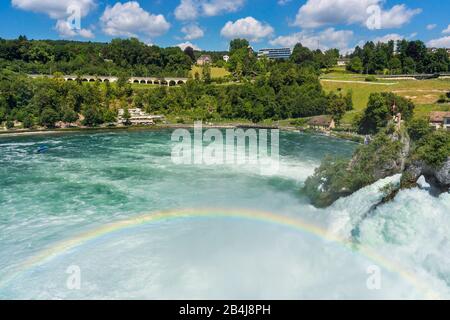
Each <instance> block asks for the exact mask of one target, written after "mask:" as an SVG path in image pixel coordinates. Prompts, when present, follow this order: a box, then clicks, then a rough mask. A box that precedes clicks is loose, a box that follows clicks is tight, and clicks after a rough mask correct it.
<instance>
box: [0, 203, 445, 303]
mask: <svg viewBox="0 0 450 320" xmlns="http://www.w3.org/2000/svg"><path fill="white" fill-rule="evenodd" d="M192 218H213V219H220V218H227V219H243V220H250V221H257V222H262V223H268V224H272V225H279V226H283V227H286V228H290V229H293V230H297V231H301V232H304V233H307V234H310V235H313V236H315V237H317V238H320V239H323V240H325V241H327V242H330V243H337V244H339V245H341V246H343V247H345V248H346V249H348V250H350V251H352V252H356V253H358V254H360V255H362V256H364V257H366V258H368V259H369V260H371V261H372V262H374V263H375V264H376V265H378V266H381V267H383V268H384V269H386V270H388V271H390V272H392V273H395V274H399V275H400V276H401V277H402V278H403V279H404V280H406V281H407V282H408V283H410V284H411V285H413V286H414V287H415V288H416V289H418V290H419V292H422V293H423V294H424V297H425V298H426V299H440V296H439V294H437V293H436V292H434V291H433V290H431V289H430V288H429V287H428V286H427V285H425V284H424V283H422V282H421V281H419V280H418V279H417V278H416V277H415V276H414V275H413V274H411V273H410V272H408V271H406V270H404V269H403V268H401V267H400V266H399V265H397V264H396V263H394V262H392V261H390V260H388V259H386V258H384V257H383V256H380V255H379V254H377V253H375V252H374V251H373V250H371V249H369V248H366V247H364V246H361V245H358V246H355V244H354V243H353V242H351V241H349V240H346V239H341V238H338V237H336V236H334V235H332V234H330V233H329V232H327V230H325V229H322V228H320V227H318V226H315V225H313V224H310V223H306V222H304V221H303V220H300V219H299V218H293V217H288V216H285V215H278V214H274V213H269V212H263V211H252V210H242V209H236V210H233V209H217V208H215V209H183V210H175V211H161V212H157V213H150V214H145V215H141V216H137V217H133V218H130V219H127V220H122V221H118V222H114V223H110V224H107V225H104V226H102V227H100V228H98V229H94V230H91V231H88V232H85V233H82V234H80V235H78V236H76V237H74V238H72V239H69V240H66V241H63V242H60V243H58V244H56V245H55V246H52V247H50V248H49V249H46V250H44V251H42V252H41V253H39V254H37V255H35V256H33V257H32V258H30V259H29V260H27V261H25V262H24V263H23V264H21V265H20V266H19V267H18V268H17V269H16V271H15V272H14V274H13V275H12V276H11V277H8V280H6V281H5V280H4V281H0V288H1V287H2V286H4V285H5V284H6V283H8V282H10V281H11V280H13V279H14V278H15V277H17V276H18V275H20V274H21V273H22V272H25V271H27V270H29V269H32V268H34V267H38V266H41V265H43V264H45V263H47V262H49V261H51V260H52V259H54V258H56V257H58V256H60V255H62V254H64V253H66V252H67V251H69V250H71V249H74V248H77V247H79V246H81V245H83V244H85V243H88V242H90V241H93V240H95V239H98V238H101V237H103V236H106V235H109V234H111V233H114V232H117V231H121V230H124V229H127V228H132V227H137V226H140V225H145V224H154V223H158V222H161V221H168V220H181V219H192Z"/></svg>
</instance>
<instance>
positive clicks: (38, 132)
mask: <svg viewBox="0 0 450 320" xmlns="http://www.w3.org/2000/svg"><path fill="white" fill-rule="evenodd" d="M202 126H203V128H204V129H279V130H280V131H291V132H303V133H309V134H317V135H322V136H328V137H331V138H336V139H342V140H348V141H352V142H356V143H363V142H364V136H363V135H359V134H357V133H351V132H340V131H336V132H334V131H322V130H313V129H308V128H302V127H296V126H279V125H264V124H252V123H240V122H227V123H221V124H205V123H203V125H202ZM193 128H194V123H192V124H156V125H153V126H120V127H118V126H112V127H111V126H110V127H87V128H76V127H74V128H53V129H30V130H26V129H25V130H24V129H15V130H3V131H0V139H1V138H2V137H3V138H9V137H24V136H42V135H54V134H70V133H94V134H95V133H103V132H121V131H126V132H135V131H157V130H167V129H193Z"/></svg>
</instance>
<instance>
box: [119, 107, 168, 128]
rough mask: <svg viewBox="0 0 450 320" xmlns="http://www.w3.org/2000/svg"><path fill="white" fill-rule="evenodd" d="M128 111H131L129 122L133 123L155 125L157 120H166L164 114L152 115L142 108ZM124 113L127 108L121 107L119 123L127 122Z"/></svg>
mask: <svg viewBox="0 0 450 320" xmlns="http://www.w3.org/2000/svg"><path fill="white" fill-rule="evenodd" d="M128 112H129V113H130V120H129V122H130V123H131V124H132V125H154V124H155V121H157V120H164V116H155V115H150V114H148V113H146V112H144V111H142V110H141V109H140V108H134V109H128ZM124 114H125V110H124V109H119V117H118V123H119V124H125V123H126V120H125V119H124V118H123V115H124Z"/></svg>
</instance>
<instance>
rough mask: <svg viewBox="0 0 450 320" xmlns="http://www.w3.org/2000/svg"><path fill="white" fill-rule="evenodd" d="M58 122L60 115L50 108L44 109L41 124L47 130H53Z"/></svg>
mask: <svg viewBox="0 0 450 320" xmlns="http://www.w3.org/2000/svg"><path fill="white" fill-rule="evenodd" d="M56 121H58V114H57V113H56V111H54V110H53V109H50V108H46V109H44V111H42V113H41V118H40V124H41V125H43V126H44V127H47V128H53V127H54V126H55V122H56Z"/></svg>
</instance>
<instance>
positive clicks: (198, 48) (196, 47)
mask: <svg viewBox="0 0 450 320" xmlns="http://www.w3.org/2000/svg"><path fill="white" fill-rule="evenodd" d="M177 47H180V49H181V50H183V51H184V49H186V48H187V47H191V48H192V49H194V50H197V51H201V50H202V49H200V47H198V46H196V45H195V44H193V43H191V42H189V41H186V42H183V43H179V44H177Z"/></svg>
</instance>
